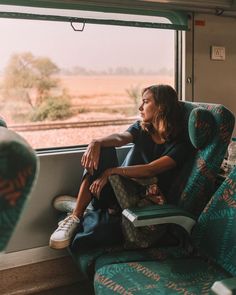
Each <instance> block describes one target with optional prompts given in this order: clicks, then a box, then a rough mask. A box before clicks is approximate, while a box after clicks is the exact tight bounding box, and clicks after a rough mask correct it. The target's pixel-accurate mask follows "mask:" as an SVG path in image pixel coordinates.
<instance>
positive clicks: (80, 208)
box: [72, 174, 92, 219]
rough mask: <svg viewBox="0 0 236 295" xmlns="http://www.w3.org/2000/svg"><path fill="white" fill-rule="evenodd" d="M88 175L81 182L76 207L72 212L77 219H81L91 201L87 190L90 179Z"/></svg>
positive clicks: (90, 195)
mask: <svg viewBox="0 0 236 295" xmlns="http://www.w3.org/2000/svg"><path fill="white" fill-rule="evenodd" d="M89 178H90V177H89V175H88V174H86V175H85V176H84V178H83V180H82V183H81V186H80V189H79V193H78V197H77V201H76V207H75V209H74V211H73V212H72V214H73V215H75V216H77V217H78V218H79V219H81V218H82V217H83V214H84V211H85V209H86V208H87V206H88V204H89V203H90V201H91V199H92V194H91V192H90V190H89V187H90V179H89Z"/></svg>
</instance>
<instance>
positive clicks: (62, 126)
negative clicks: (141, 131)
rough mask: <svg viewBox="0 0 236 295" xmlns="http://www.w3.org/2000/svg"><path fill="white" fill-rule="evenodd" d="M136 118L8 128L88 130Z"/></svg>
mask: <svg viewBox="0 0 236 295" xmlns="http://www.w3.org/2000/svg"><path fill="white" fill-rule="evenodd" d="M135 119H137V118H135V117H132V118H127V119H116V120H112V119H109V120H97V121H77V122H57V123H56V122H52V123H32V124H21V125H18V124H17V125H9V126H8V128H9V129H12V130H14V131H40V130H50V129H69V128H85V127H86V128H88V127H100V126H110V125H126V124H131V123H133V122H134V121H135Z"/></svg>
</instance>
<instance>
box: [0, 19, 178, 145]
mask: <svg viewBox="0 0 236 295" xmlns="http://www.w3.org/2000/svg"><path fill="white" fill-rule="evenodd" d="M0 25H1V33H0V39H1V49H0V52H1V59H0V105H1V113H0V115H1V116H2V117H3V118H4V119H5V120H6V122H7V124H8V126H9V128H11V129H13V130H15V131H17V132H18V133H19V134H21V135H22V136H23V137H24V138H25V139H26V140H27V141H28V142H29V143H30V144H31V145H32V146H33V147H34V148H36V149H37V148H49V147H63V146H71V145H83V144H87V143H88V142H89V141H90V140H91V139H92V138H96V137H101V136H105V135H107V134H109V133H112V132H119V131H124V130H126V128H127V126H129V124H130V123H131V122H133V121H134V120H135V118H137V115H138V104H139V99H140V93H141V90H142V88H143V87H146V86H149V85H151V84H158V83H168V84H170V85H172V86H174V85H175V76H174V64H175V31H174V30H168V29H165V30H162V29H152V28H140V27H132V26H110V25H101V24H86V25H85V28H84V30H83V32H75V31H74V30H73V29H72V27H71V26H70V24H69V23H65V22H54V21H53V22H52V21H39V20H24V19H5V18H2V19H0Z"/></svg>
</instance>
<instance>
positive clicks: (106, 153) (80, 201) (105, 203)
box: [73, 148, 118, 218]
mask: <svg viewBox="0 0 236 295" xmlns="http://www.w3.org/2000/svg"><path fill="white" fill-rule="evenodd" d="M117 166H118V159H117V154H116V150H115V148H102V149H101V154H100V159H99V164H98V169H97V170H96V171H94V174H93V175H89V174H88V173H87V171H85V172H84V175H83V179H82V183H81V186H80V190H79V193H78V197H77V202H76V208H75V210H74V211H73V214H75V215H76V216H77V217H79V218H81V217H82V216H83V214H84V211H85V209H86V207H87V206H88V204H89V203H90V201H91V200H92V199H93V200H92V203H93V207H94V208H95V209H107V208H112V207H116V206H117V204H118V203H117V201H116V198H115V194H114V192H113V189H112V187H111V185H110V183H107V184H106V185H105V187H104V188H103V189H102V191H101V193H100V197H99V199H98V198H95V197H93V195H92V194H91V192H90V190H89V187H90V185H91V184H92V182H93V181H94V180H95V179H97V178H98V177H99V176H100V175H101V174H102V173H103V172H104V171H105V170H106V169H108V168H112V167H117Z"/></svg>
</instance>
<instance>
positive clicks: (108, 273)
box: [94, 168, 236, 295]
mask: <svg viewBox="0 0 236 295" xmlns="http://www.w3.org/2000/svg"><path fill="white" fill-rule="evenodd" d="M192 243H193V251H191V252H189V253H186V252H185V251H184V250H183V251H182V253H181V251H180V250H177V249H178V248H171V249H170V251H169V252H168V248H165V249H156V254H157V253H158V254H159V255H156V258H155V257H153V258H151V255H150V254H149V259H148V253H145V252H144V250H142V251H140V253H139V256H138V255H137V254H136V256H135V255H134V254H130V255H127V254H126V255H124V254H122V253H121V254H120V255H119V254H118V255H116V256H114V255H113V257H112V256H111V255H109V254H108V255H107V256H106V257H104V258H103V259H102V257H101V258H100V259H99V260H100V261H99V260H98V261H97V263H96V266H97V267H96V269H97V271H96V274H95V279H94V286H95V294H96V295H99V294H103V295H104V294H116V293H117V294H196V295H198V294H210V289H211V286H212V285H213V283H214V282H215V281H221V280H223V279H225V278H230V277H232V276H235V275H236V168H235V169H234V170H233V171H232V172H231V174H230V175H229V176H228V177H227V178H226V180H225V181H224V182H223V184H222V185H221V186H220V188H219V189H218V190H217V191H216V192H215V194H214V195H213V197H212V198H211V200H210V201H209V203H208V204H207V205H206V207H205V208H204V210H203V212H202V213H201V215H200V216H199V219H198V223H197V225H196V226H195V228H194V230H193V233H192ZM147 251H149V253H151V252H150V251H151V249H149V250H146V252H147ZM152 251H153V250H152ZM175 252H176V255H175ZM141 253H142V254H141ZM152 253H155V252H152ZM161 253H162V255H161ZM163 254H164V255H163ZM145 255H146V257H144V256H145ZM181 256H182V257H181ZM135 258H136V259H135ZM125 259H127V260H125Z"/></svg>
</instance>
